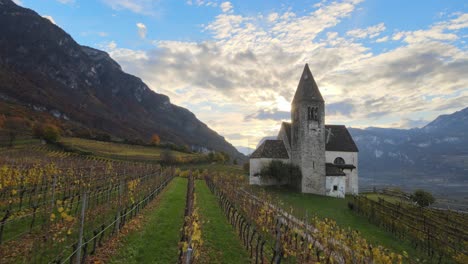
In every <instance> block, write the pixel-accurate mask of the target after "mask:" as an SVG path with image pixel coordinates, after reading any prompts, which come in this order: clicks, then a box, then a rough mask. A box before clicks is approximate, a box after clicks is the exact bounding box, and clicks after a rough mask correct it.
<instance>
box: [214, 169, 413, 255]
mask: <svg viewBox="0 0 468 264" xmlns="http://www.w3.org/2000/svg"><path fill="white" fill-rule="evenodd" d="M239 177H242V176H237V177H236V176H229V177H222V176H219V175H217V176H208V177H207V178H206V181H207V183H208V186H209V187H210V189H211V190H212V191H213V193H215V195H216V196H217V197H218V198H219V202H220V205H221V207H222V208H223V211H224V213H225V215H226V217H227V218H228V219H229V221H230V223H231V225H233V227H234V228H235V229H236V230H237V231H238V233H239V236H240V239H241V241H242V242H243V244H244V246H245V248H246V249H247V250H249V252H250V255H251V257H252V259H253V262H255V263H280V262H281V261H282V260H286V261H289V262H297V263H319V262H325V263H402V262H403V260H404V259H407V258H405V257H404V256H402V255H399V254H396V253H394V252H391V251H389V250H387V249H385V248H383V247H380V246H372V245H370V244H368V243H367V242H366V240H365V239H363V238H362V237H360V235H359V234H358V233H357V232H355V231H351V230H345V229H342V228H340V227H338V226H337V225H336V223H335V222H334V221H333V220H330V219H324V220H322V219H319V218H317V217H313V218H308V219H298V218H295V217H294V216H292V215H291V214H290V213H288V212H286V211H284V210H282V209H281V208H280V206H279V205H278V204H276V205H275V203H274V201H272V200H271V198H270V197H269V196H268V195H266V194H264V195H261V196H259V195H253V194H251V193H249V192H248V191H246V190H245V189H244V188H242V187H243V186H242V184H239V182H242V181H240V180H239ZM407 260H408V259H407Z"/></svg>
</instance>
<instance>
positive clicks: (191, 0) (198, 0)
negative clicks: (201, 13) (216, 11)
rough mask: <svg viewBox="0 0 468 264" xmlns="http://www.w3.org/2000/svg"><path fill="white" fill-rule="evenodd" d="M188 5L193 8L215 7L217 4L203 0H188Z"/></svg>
mask: <svg viewBox="0 0 468 264" xmlns="http://www.w3.org/2000/svg"><path fill="white" fill-rule="evenodd" d="M187 4H188V5H195V6H212V7H216V6H218V4H217V3H216V2H214V1H204V0H188V1H187Z"/></svg>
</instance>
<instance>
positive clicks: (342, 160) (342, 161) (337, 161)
mask: <svg viewBox="0 0 468 264" xmlns="http://www.w3.org/2000/svg"><path fill="white" fill-rule="evenodd" d="M333 163H334V164H338V165H344V164H345V160H344V159H343V158H342V157H338V158H336V159H335V160H334V161H333Z"/></svg>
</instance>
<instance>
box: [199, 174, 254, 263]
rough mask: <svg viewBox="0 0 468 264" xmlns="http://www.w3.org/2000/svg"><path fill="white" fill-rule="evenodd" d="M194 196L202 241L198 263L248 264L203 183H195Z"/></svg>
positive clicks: (245, 254) (233, 233)
mask: <svg viewBox="0 0 468 264" xmlns="http://www.w3.org/2000/svg"><path fill="white" fill-rule="evenodd" d="M195 195H196V196H197V207H198V208H199V214H200V220H201V222H202V224H201V226H202V240H203V245H202V247H201V249H200V251H201V252H200V258H199V261H198V263H250V258H249V255H248V253H247V251H246V250H245V248H244V247H243V246H242V244H241V243H242V242H241V241H240V240H239V238H238V236H237V234H236V232H235V231H234V229H233V227H232V226H231V225H230V224H229V222H228V221H227V219H226V216H225V215H224V214H223V212H222V210H221V207H219V204H218V200H217V199H216V197H215V196H214V195H213V194H212V193H211V192H210V189H208V186H207V185H206V183H205V181H201V180H197V181H196V182H195Z"/></svg>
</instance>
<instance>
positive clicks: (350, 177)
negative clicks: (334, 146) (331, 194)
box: [325, 151, 359, 194]
mask: <svg viewBox="0 0 468 264" xmlns="http://www.w3.org/2000/svg"><path fill="white" fill-rule="evenodd" d="M338 157H340V158H342V159H344V161H345V164H352V165H354V166H355V167H356V168H355V169H352V170H350V169H345V170H343V172H344V173H346V177H343V178H346V180H345V182H346V193H348V194H358V193H359V182H358V152H345V151H326V152H325V159H326V162H327V163H333V162H334V161H335V159H336V158H338ZM327 190H328V188H327Z"/></svg>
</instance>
